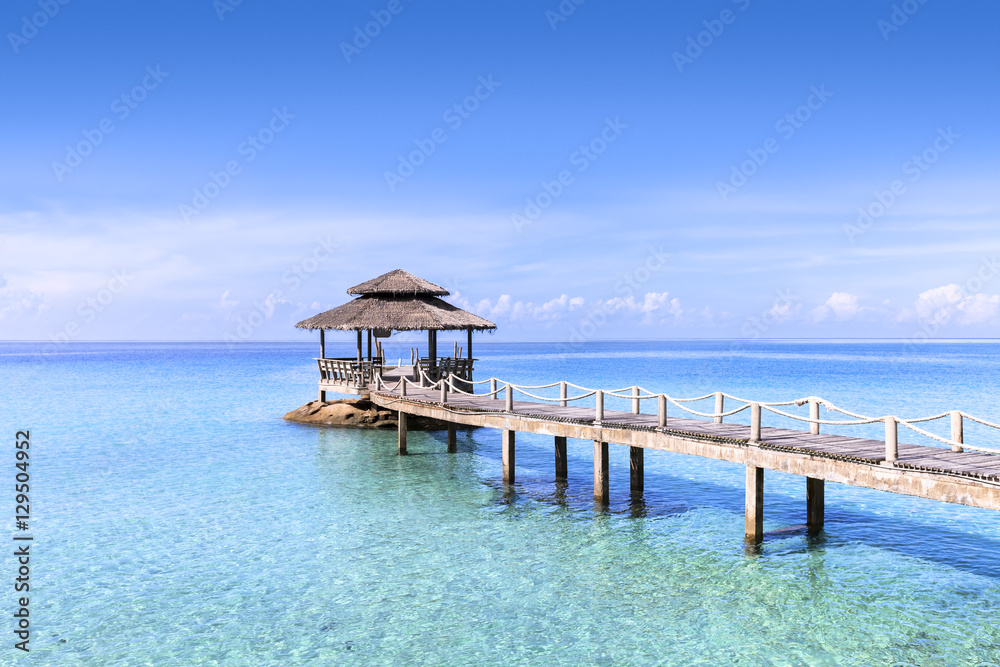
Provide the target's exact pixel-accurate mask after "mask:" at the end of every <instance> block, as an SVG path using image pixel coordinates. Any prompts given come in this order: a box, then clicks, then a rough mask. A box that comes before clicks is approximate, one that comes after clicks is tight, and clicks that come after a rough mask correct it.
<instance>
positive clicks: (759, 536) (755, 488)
mask: <svg viewBox="0 0 1000 667" xmlns="http://www.w3.org/2000/svg"><path fill="white" fill-rule="evenodd" d="M746 539H747V542H750V543H753V544H759V543H760V542H761V540H763V539H764V469H763V468H758V467H757V466H755V465H753V464H748V465H747V488H746Z"/></svg>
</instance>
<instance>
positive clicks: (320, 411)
mask: <svg viewBox="0 0 1000 667" xmlns="http://www.w3.org/2000/svg"><path fill="white" fill-rule="evenodd" d="M397 414H398V413H397V412H396V411H395V410H390V409H388V408H382V407H379V406H378V405H375V403H373V402H372V401H371V400H369V399H367V398H341V399H338V400H335V401H309V402H308V403H306V404H305V405H303V406H302V407H301V408H298V409H295V410H292V411H291V412H289V413H288V414H287V415H285V419H287V420H288V421H293V422H299V423H300V424H315V425H318V426H342V427H349V428H377V429H386V430H388V429H395V428H397V427H398V426H399V421H398V417H397ZM406 428H407V430H410V431H439V430H444V429H446V428H448V423H447V422H443V421H439V420H437V419H430V418H428V417H417V416H415V415H410V416H409V418H408V419H407V420H406Z"/></svg>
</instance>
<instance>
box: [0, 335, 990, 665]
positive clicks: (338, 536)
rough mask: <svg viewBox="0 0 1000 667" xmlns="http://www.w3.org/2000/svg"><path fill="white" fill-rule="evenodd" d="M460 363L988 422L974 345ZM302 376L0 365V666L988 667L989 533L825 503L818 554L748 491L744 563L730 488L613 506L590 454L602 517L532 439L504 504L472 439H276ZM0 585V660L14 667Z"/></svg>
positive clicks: (256, 356) (738, 472)
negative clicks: (27, 549)
mask: <svg viewBox="0 0 1000 667" xmlns="http://www.w3.org/2000/svg"><path fill="white" fill-rule="evenodd" d="M442 338H443V335H442ZM390 340H392V339H390ZM441 345H447V346H449V347H448V349H450V342H449V343H447V344H445V343H442V344H441ZM350 348H351V346H350V343H345V344H344V345H343V346H341V345H340V344H339V343H338V344H335V345H331V346H328V355H330V356H336V355H342V356H348V355H350V354H351V351H350ZM408 348H409V344H406V343H399V344H392V343H391V344H390V345H389V346H388V348H387V356H388V357H390V358H393V359H394V358H396V357H403V358H404V359H408V358H409V351H408ZM442 349H443V348H442ZM474 351H475V353H476V356H477V357H478V358H479V359H480V361H479V363H478V365H477V377H478V378H487V377H489V376H491V375H497V376H500V377H502V378H504V379H511V380H512V381H515V382H518V383H523V384H541V383H545V382H551V381H555V380H563V379H565V380H571V381H573V382H576V383H578V384H583V385H590V386H602V387H607V388H612V387H621V386H626V385H631V384H635V383H638V384H640V385H642V386H644V387H647V388H649V389H652V390H654V391H664V392H668V393H670V394H671V395H675V396H694V395H700V394H704V393H708V392H711V391H717V390H724V391H727V392H729V393H732V394H737V395H742V396H747V397H754V398H759V399H761V400H779V399H786V398H797V397H802V396H808V395H819V396H823V397H824V398H827V399H830V400H831V401H833V402H835V403H837V404H838V405H841V406H843V407H845V408H847V409H850V410H854V411H857V412H864V413H869V414H873V415H882V414H887V413H894V414H897V415H900V416H924V415H929V414H934V413H937V412H941V411H944V410H946V409H952V408H961V409H963V410H965V411H966V412H970V413H973V414H977V415H981V416H982V417H984V418H986V419H989V420H991V421H1000V344H998V343H994V342H934V343H928V344H925V345H917V346H909V347H906V346H904V345H903V344H900V343H894V342H856V341H849V342H838V341H829V342H785V341H779V342H753V343H741V344H737V345H734V344H733V343H732V342H729V341H670V342H600V343H587V344H582V345H578V346H565V345H561V344H557V343H530V344H529V343H519V344H501V343H491V342H489V337H477V338H476V341H475V350H474ZM317 352H318V345H316V344H279V343H273V344H269V343H259V344H246V345H241V346H238V347H235V348H232V349H231V348H230V347H228V346H227V345H225V344H205V343H191V344H182V343H176V344H175V343H162V344H155V343H153V344H150V343H134V344H132V343H93V344H85V343H79V344H65V345H59V346H52V345H46V344H41V343H3V344H0V379H2V389H0V391H2V396H3V400H2V401H0V415H2V420H0V423H2V424H3V428H4V429H5V430H6V435H5V438H6V439H7V441H8V443H10V444H9V445H8V446H7V447H5V448H4V449H3V451H4V452H6V454H3V455H2V456H6V457H7V461H6V462H2V465H0V488H3V489H7V491H6V492H5V493H4V498H3V503H4V504H3V506H4V507H5V508H7V509H6V511H5V513H4V516H5V517H6V518H5V519H4V522H5V523H4V525H6V526H7V528H6V530H5V531H4V533H6V534H7V535H8V537H6V538H5V539H7V540H8V544H10V541H9V540H10V536H11V535H13V534H14V532H15V530H14V525H13V515H14V497H13V496H14V494H13V490H12V489H13V477H14V472H15V470H14V467H13V466H14V454H13V452H14V447H13V440H14V434H15V431H17V430H22V429H30V431H31V442H32V460H31V476H32V488H31V506H32V507H31V509H32V526H31V530H32V534H33V536H34V542H33V544H32V550H33V551H32V554H33V559H32V581H31V627H32V640H31V648H32V651H31V653H30V655H29V656H25V657H24V658H23V664H36V665H58V666H69V665H102V666H103V665H154V666H156V667H163V666H168V665H184V666H187V665H247V666H259V665H400V666H401V665H521V664H523V665H529V664H530V665H648V664H656V665H921V666H927V665H942V666H945V665H947V666H954V665H990V664H993V665H996V664H1000V513H996V512H991V511H986V510H977V509H971V508H966V507H961V506H957V505H948V504H944V503H938V502H933V501H929V500H922V499H916V498H908V497H903V496H896V495H892V494H886V493H879V492H874V491H867V490H863V489H856V488H850V487H844V486H839V485H836V484H828V485H827V489H826V530H825V532H824V533H823V534H821V535H820V536H818V537H814V538H810V537H808V536H807V535H806V534H805V533H804V532H803V530H802V529H801V526H802V524H803V523H804V521H805V483H804V480H803V479H801V478H797V477H793V476H789V475H783V474H780V473H774V472H771V471H768V472H767V474H766V482H765V484H766V491H765V521H764V527H765V530H767V531H769V532H768V535H767V536H766V539H765V541H764V544H763V546H762V549H761V551H760V553H759V555H753V554H748V553H747V552H746V551H745V549H744V545H743V542H742V535H743V503H744V489H743V484H744V469H743V468H742V467H740V466H737V465H732V464H727V463H723V462H718V461H709V460H704V459H698V458H693V457H685V456H682V455H674V454H668V453H662V452H655V453H649V454H647V456H646V464H645V466H646V483H645V488H646V495H645V498H644V502H643V503H639V504H632V503H630V501H629V497H628V455H627V450H626V448H624V447H617V446H612V447H611V471H612V476H611V496H612V501H611V504H610V507H609V508H607V509H606V510H604V509H602V508H600V507H595V505H594V502H593V483H592V471H593V467H592V454H593V447H592V444H591V443H590V442H584V441H570V444H569V475H570V478H569V484H568V487H566V488H565V489H562V490H560V489H557V488H556V486H555V484H554V482H553V455H552V442H551V439H550V438H546V437H537V436H531V435H521V434H519V435H518V458H517V464H518V467H517V479H518V483H517V485H516V487H515V493H514V495H512V496H508V497H505V495H504V493H503V488H502V484H501V480H500V475H501V465H500V435H499V433H497V432H495V431H491V430H487V429H480V430H477V431H472V432H465V431H459V440H458V449H459V451H458V454H451V455H449V454H447V453H446V448H445V434H444V433H411V434H410V437H409V442H408V448H409V452H410V455H409V456H406V457H403V458H401V457H398V456H397V455H396V442H395V433H394V432H389V433H386V432H372V431H360V430H359V431H355V430H336V429H329V428H317V427H310V426H304V425H299V424H292V423H288V422H285V421H283V420H282V416H283V415H284V414H285V413H286V412H287V411H289V410H292V409H294V408H296V407H298V406H300V405H302V404H303V403H305V402H307V401H310V400H313V399H315V398H316V379H317V371H316V367H315V362H314V361H313V357H315V356H316V354H317ZM706 407H707V406H706ZM647 409H650V408H647ZM766 420H767V417H765V425H768V422H767V421H766ZM944 428H947V425H945V426H944ZM845 432H846V431H845ZM858 432H866V433H871V435H872V436H873V437H880V435H879V433H878V428H877V427H876V428H875V429H874V430H873V431H863V430H861V431H858ZM901 436H902V439H903V440H904V441H914V440H913V439H912V438H910V437H909V434H907V433H906V432H903V433H901ZM987 436H988V434H987V433H985V432H984V431H982V430H977V429H975V428H970V429H969V430H968V431H967V439H970V440H971V439H973V438H986V437H987ZM981 441H982V442H986V440H981ZM991 442H992V444H994V445H996V446H1000V442H996V439H995V437H994V439H993V440H992V441H991ZM4 471H5V472H4ZM7 551H12V550H11V549H7ZM3 562H4V565H3V568H2V571H3V572H4V573H5V574H4V575H3V577H4V581H2V582H0V590H2V591H4V592H3V593H2V594H0V610H2V612H3V616H4V617H5V618H6V619H7V620H6V622H5V623H4V624H3V627H4V630H3V635H2V636H3V637H5V640H4V641H5V643H6V644H7V645H6V646H4V648H3V649H2V652H0V655H3V656H4V658H3V660H0V662H2V663H3V664H14V662H15V660H13V659H10V658H8V657H7V656H15V657H16V658H17V661H18V664H21V662H22V658H21V656H19V655H15V654H16V653H19V652H15V651H14V649H13V648H12V645H13V642H14V641H15V639H14V635H13V634H12V630H13V619H12V616H11V614H12V613H13V604H14V602H15V595H14V592H13V590H12V586H11V583H10V582H11V581H12V580H13V577H14V576H15V575H14V568H15V563H14V559H13V558H12V557H11V556H7V557H6V558H4V559H3Z"/></svg>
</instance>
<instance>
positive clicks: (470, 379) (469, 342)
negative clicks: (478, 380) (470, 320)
mask: <svg viewBox="0 0 1000 667" xmlns="http://www.w3.org/2000/svg"><path fill="white" fill-rule="evenodd" d="M468 333H469V336H468V339H469V340H468V343H467V345H466V349H467V350H469V377H468V378H466V379H467V380H468V381H469V392H470V393H472V392H474V391H475V390H474V389H473V385H472V327H469V329H468Z"/></svg>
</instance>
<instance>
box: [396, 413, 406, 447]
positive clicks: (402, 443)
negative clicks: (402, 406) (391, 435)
mask: <svg viewBox="0 0 1000 667" xmlns="http://www.w3.org/2000/svg"><path fill="white" fill-rule="evenodd" d="M397 414H398V415H399V417H398V418H397V420H396V422H397V423H398V424H399V455H400V456H402V455H404V454H406V413H405V412H399V413H397Z"/></svg>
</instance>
